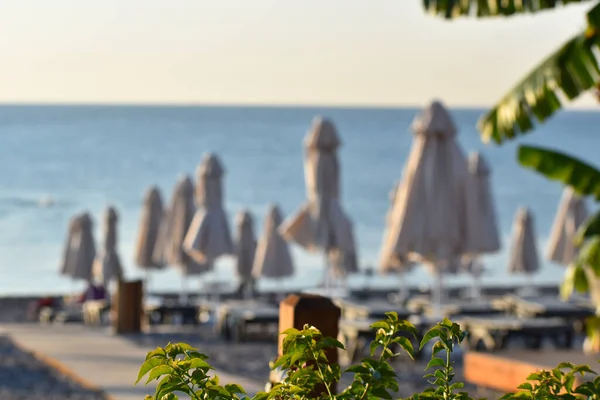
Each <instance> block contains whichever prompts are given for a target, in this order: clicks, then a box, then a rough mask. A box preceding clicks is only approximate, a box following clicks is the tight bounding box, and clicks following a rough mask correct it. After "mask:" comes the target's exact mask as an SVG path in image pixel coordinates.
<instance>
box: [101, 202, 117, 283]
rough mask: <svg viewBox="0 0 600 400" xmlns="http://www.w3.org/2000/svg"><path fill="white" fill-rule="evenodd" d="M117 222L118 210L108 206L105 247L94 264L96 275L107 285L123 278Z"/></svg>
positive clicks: (105, 223) (105, 220)
mask: <svg viewBox="0 0 600 400" xmlns="http://www.w3.org/2000/svg"><path fill="white" fill-rule="evenodd" d="M117 222H118V215H117V211H116V210H115V209H114V208H113V207H108V208H107V209H106V214H105V216H104V247H103V249H102V251H101V254H100V257H99V258H97V259H96V261H95V265H94V275H95V276H97V277H98V278H99V279H100V280H101V281H102V282H104V285H105V286H107V285H108V283H109V282H110V281H111V280H113V279H117V280H121V279H122V278H123V267H122V265H121V259H120V257H119V254H118V253H117Z"/></svg>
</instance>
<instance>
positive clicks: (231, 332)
mask: <svg viewBox="0 0 600 400" xmlns="http://www.w3.org/2000/svg"><path fill="white" fill-rule="evenodd" d="M278 325H279V308H278V307H276V306H273V305H271V304H268V303H265V302H260V301H253V300H245V301H239V300H230V301H227V302H224V303H222V304H220V305H219V306H218V307H217V312H216V320H215V331H216V332H217V334H218V335H219V336H221V337H222V338H224V339H225V340H230V341H234V342H242V341H247V340H250V339H252V338H256V339H276V338H277V333H278V332H277V329H278Z"/></svg>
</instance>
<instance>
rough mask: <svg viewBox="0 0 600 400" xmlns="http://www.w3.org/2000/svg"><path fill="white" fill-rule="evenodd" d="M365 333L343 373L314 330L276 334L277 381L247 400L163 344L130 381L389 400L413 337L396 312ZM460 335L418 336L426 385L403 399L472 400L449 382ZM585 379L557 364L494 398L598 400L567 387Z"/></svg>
mask: <svg viewBox="0 0 600 400" xmlns="http://www.w3.org/2000/svg"><path fill="white" fill-rule="evenodd" d="M371 327H372V328H373V330H374V332H375V339H374V340H373V341H372V342H371V345H370V355H369V357H366V358H364V359H363V360H362V361H361V362H360V363H358V364H356V365H352V366H350V367H349V368H347V369H345V371H343V372H342V369H341V367H340V366H339V365H338V364H336V363H330V362H329V361H328V359H327V353H328V352H330V351H332V350H333V351H336V350H337V351H343V350H344V346H343V345H342V344H341V343H340V342H338V341H337V340H335V339H333V338H328V337H324V336H323V335H322V334H321V332H320V331H319V330H318V329H316V328H314V327H311V326H308V325H306V326H304V328H303V329H302V330H297V329H288V330H287V331H285V332H284V333H283V334H285V335H286V336H285V338H284V342H283V354H282V356H281V357H279V358H278V359H277V360H276V361H275V362H274V363H273V364H272V365H271V368H272V369H275V368H279V369H282V370H283V371H284V372H285V373H284V376H283V379H282V381H281V382H277V383H275V384H274V385H273V386H272V388H271V389H270V390H269V391H267V392H260V393H257V394H256V395H254V396H252V397H249V396H248V395H247V394H246V392H245V391H244V389H243V388H242V387H241V386H239V385H236V384H228V385H224V386H222V385H220V384H219V379H218V377H216V376H212V375H211V373H210V371H211V370H212V367H211V366H210V364H209V363H208V362H207V361H206V360H207V357H206V356H205V355H203V354H201V353H199V352H198V350H197V349H194V348H192V347H191V346H189V345H187V344H185V343H176V344H168V345H167V346H166V347H164V348H160V347H159V348H157V349H155V350H153V351H151V352H149V353H148V355H147V357H146V360H145V362H144V363H143V364H142V367H141V368H140V371H139V375H138V380H137V382H139V381H140V380H141V379H142V378H143V377H145V376H147V382H146V383H149V382H151V381H155V380H157V381H158V385H157V387H156V391H155V393H154V395H152V396H150V395H148V396H146V400H177V399H178V398H179V397H180V396H186V398H189V399H192V400H240V399H242V398H247V399H249V400H284V399H285V400H287V399H290V400H291V399H293V400H305V399H326V400H351V399H352V400H372V399H386V400H391V399H393V398H394V396H393V394H394V393H397V392H398V390H399V384H398V376H397V375H396V373H395V371H394V369H393V367H392V366H391V365H390V361H391V360H392V359H394V358H395V357H397V356H400V355H401V354H406V355H408V356H409V357H411V358H413V356H414V347H413V341H412V340H411V338H412V339H415V338H416V337H417V330H416V328H415V327H414V326H413V325H412V324H410V323H409V322H406V321H400V320H399V319H398V315H397V314H396V313H388V314H387V318H386V319H385V320H382V321H379V322H376V323H375V324H373V325H372V326H371ZM465 336H466V332H463V331H462V330H461V329H460V327H459V326H458V325H457V324H455V323H453V322H451V321H449V320H448V319H444V320H443V321H442V322H440V323H439V324H437V325H435V326H434V327H433V328H431V329H430V330H429V331H428V332H426V333H425V335H424V336H423V338H422V340H421V342H420V348H421V349H422V348H423V347H425V346H426V345H429V344H431V343H433V344H432V347H431V350H432V356H431V360H430V361H429V363H428V365H427V367H426V372H427V374H426V375H425V376H424V378H425V379H427V381H428V382H429V383H430V385H431V386H430V387H428V388H427V389H425V390H424V391H423V392H422V393H415V394H413V395H412V396H410V397H408V398H407V399H406V400H421V399H422V400H472V398H471V397H470V396H469V394H468V393H466V392H464V391H462V389H463V387H464V383H462V382H455V379H454V378H455V373H454V367H453V361H452V358H451V355H452V353H453V352H454V350H455V348H456V346H459V345H460V343H461V342H462V341H463V339H464V338H465ZM342 373H346V374H352V376H353V378H352V383H351V384H350V385H348V387H346V388H344V389H343V390H341V391H340V392H339V393H336V391H335V390H334V386H335V383H336V382H339V381H340V378H341V376H342ZM586 373H587V374H595V373H594V372H593V371H592V370H591V369H590V368H589V367H588V366H575V365H572V364H568V363H563V364H560V365H559V366H558V367H557V368H556V369H554V370H551V371H542V372H539V373H536V374H532V375H530V376H529V379H528V382H527V383H524V384H523V385H521V386H520V388H519V389H521V390H520V391H519V392H516V393H509V394H506V395H504V396H503V397H502V398H501V399H502V400H504V399H507V400H510V399H535V400H538V399H539V400H543V399H573V400H575V399H589V400H595V399H600V377H598V378H596V379H595V380H591V381H587V382H585V383H583V384H581V385H579V386H576V385H575V382H576V380H575V377H576V375H581V376H583V375H584V374H586ZM137 382H136V383H137Z"/></svg>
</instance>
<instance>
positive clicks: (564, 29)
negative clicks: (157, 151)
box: [0, 0, 592, 106]
mask: <svg viewBox="0 0 600 400" xmlns="http://www.w3.org/2000/svg"><path fill="white" fill-rule="evenodd" d="M421 3H422V1H421V0H294V1H292V0H217V1H215V0H210V1H208V0H170V1H167V0H126V1H123V0H83V1H82V0H52V1H44V0H18V1H10V2H9V1H4V2H1V3H0V37H1V38H2V39H0V54H1V55H2V57H1V61H0V88H1V90H0V102H63V103H64V102H68V103H73V102H92V103H98V102H119V103H123V102H127V103H128V102H144V103H269V104H282V103H285V104H361V105H422V104H423V103H427V102H428V101H429V100H430V99H431V98H433V97H439V98H442V99H443V100H444V101H445V102H447V103H448V104H449V105H488V104H491V103H492V102H494V101H495V100H497V99H499V98H500V97H501V96H502V95H503V94H504V93H505V92H506V91H507V89H509V88H510V87H511V86H512V85H513V84H514V83H516V82H517V81H518V79H519V78H520V77H521V76H523V75H524V73H526V72H527V71H528V70H529V69H530V68H531V67H533V66H534V65H535V64H536V63H537V61H539V60H540V58H541V57H543V56H544V55H546V54H548V53H549V52H550V51H552V50H553V49H555V48H557V47H558V46H559V44H561V43H562V42H563V41H564V40H565V39H567V38H568V37H570V36H571V35H572V34H574V33H576V32H577V31H579V30H580V29H581V28H582V27H584V25H585V22H584V21H585V20H584V18H585V10H586V9H587V8H589V5H587V6H586V5H584V6H569V7H565V8H562V9H560V10H558V11H556V12H547V13H543V15H541V16H536V17H535V18H534V17H531V16H524V17H516V18H511V19H494V20H491V19H487V20H465V19H462V20H458V21H453V22H447V21H444V20H442V19H439V18H434V17H431V16H429V15H426V14H425V13H424V12H423V11H422V8H421ZM578 104H579V105H584V106H585V105H589V104H592V102H591V100H590V99H584V101H582V102H579V103H578Z"/></svg>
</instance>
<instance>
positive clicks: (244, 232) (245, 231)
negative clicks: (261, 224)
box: [235, 211, 256, 281]
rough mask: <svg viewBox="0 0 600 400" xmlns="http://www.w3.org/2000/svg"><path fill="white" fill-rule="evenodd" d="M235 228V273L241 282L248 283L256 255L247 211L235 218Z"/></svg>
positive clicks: (252, 227) (252, 224)
mask: <svg viewBox="0 0 600 400" xmlns="http://www.w3.org/2000/svg"><path fill="white" fill-rule="evenodd" d="M236 227H237V243H236V246H235V253H236V256H237V263H236V266H237V273H238V276H239V277H240V279H241V280H242V281H248V280H250V279H252V264H253V263H254V255H255V254H256V236H255V235H254V221H253V218H252V215H250V213H249V212H248V211H241V212H240V213H239V214H238V215H237V217H236Z"/></svg>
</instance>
